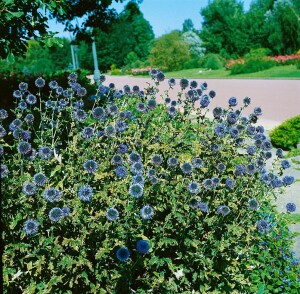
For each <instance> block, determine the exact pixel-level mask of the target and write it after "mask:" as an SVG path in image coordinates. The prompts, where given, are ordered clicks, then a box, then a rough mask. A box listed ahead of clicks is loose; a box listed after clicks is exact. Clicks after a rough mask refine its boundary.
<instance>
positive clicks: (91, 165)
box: [83, 160, 99, 174]
mask: <svg viewBox="0 0 300 294" xmlns="http://www.w3.org/2000/svg"><path fill="white" fill-rule="evenodd" d="M83 168H84V170H85V171H86V172H88V173H89V174H93V173H95V172H96V171H97V169H98V168H99V165H98V163H97V162H96V161H95V160H87V161H86V162H85V163H84V164H83Z"/></svg>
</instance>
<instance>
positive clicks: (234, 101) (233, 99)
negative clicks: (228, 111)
mask: <svg viewBox="0 0 300 294" xmlns="http://www.w3.org/2000/svg"><path fill="white" fill-rule="evenodd" d="M228 104H229V106H237V104H238V101H237V98H236V97H231V98H229V100H228Z"/></svg>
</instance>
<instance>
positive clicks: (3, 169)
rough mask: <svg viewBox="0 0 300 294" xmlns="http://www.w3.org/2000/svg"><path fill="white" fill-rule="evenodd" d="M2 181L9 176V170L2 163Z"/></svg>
mask: <svg viewBox="0 0 300 294" xmlns="http://www.w3.org/2000/svg"><path fill="white" fill-rule="evenodd" d="M0 174H1V179H3V178H5V177H6V176H7V175H8V168H7V166H6V165H5V164H3V163H1V171H0Z"/></svg>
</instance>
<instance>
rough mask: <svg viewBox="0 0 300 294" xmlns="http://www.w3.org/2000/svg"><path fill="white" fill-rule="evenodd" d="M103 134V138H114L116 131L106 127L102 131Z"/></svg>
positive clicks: (112, 127)
mask: <svg viewBox="0 0 300 294" xmlns="http://www.w3.org/2000/svg"><path fill="white" fill-rule="evenodd" d="M104 134H105V136H107V137H114V136H115V135H116V129H115V127H114V126H111V125H109V126H107V127H106V128H105V129H104Z"/></svg>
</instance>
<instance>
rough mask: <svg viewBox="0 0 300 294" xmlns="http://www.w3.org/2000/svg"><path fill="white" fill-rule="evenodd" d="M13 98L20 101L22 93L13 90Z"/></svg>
mask: <svg viewBox="0 0 300 294" xmlns="http://www.w3.org/2000/svg"><path fill="white" fill-rule="evenodd" d="M13 96H14V97H15V98H16V99H20V98H21V97H22V92H21V91H20V90H15V91H14V92H13Z"/></svg>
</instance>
